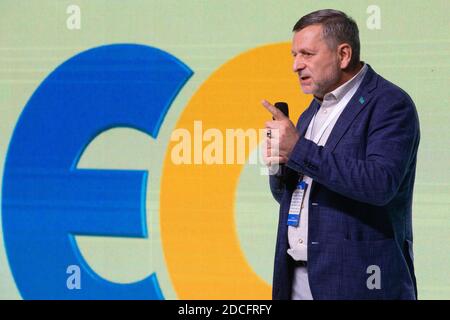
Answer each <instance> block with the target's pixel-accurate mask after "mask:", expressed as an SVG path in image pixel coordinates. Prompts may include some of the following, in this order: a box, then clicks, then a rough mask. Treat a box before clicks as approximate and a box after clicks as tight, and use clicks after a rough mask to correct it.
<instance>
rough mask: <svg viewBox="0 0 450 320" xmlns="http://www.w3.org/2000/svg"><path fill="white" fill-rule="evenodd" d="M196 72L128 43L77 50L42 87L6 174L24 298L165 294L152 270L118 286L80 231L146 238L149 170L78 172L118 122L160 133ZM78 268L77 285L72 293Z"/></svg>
mask: <svg viewBox="0 0 450 320" xmlns="http://www.w3.org/2000/svg"><path fill="white" fill-rule="evenodd" d="M191 74H192V71H191V70H190V69H189V68H188V67H187V66H185V65H184V64H183V63H181V62H180V61H179V60H178V59H176V58H175V57H173V56H171V55H169V54H168V53H165V52H163V51H161V50H158V49H155V48H151V47H147V46H142V45H132V44H121V45H109V46H103V47H99V48H94V49H91V50H88V51H86V52H83V53H80V54H78V55H76V56H75V57H73V58H71V59H70V60H68V61H66V62H65V63H63V64H62V65H61V66H59V67H58V68H57V69H56V70H55V71H54V72H52V73H51V74H50V75H49V77H48V78H47V79H46V80H45V81H44V82H43V83H42V84H41V85H40V86H39V88H38V89H37V90H36V92H35V93H34V94H33V96H32V97H31V99H30V100H29V102H28V104H27V105H26V106H25V109H24V110H23V112H22V115H21V116H20V119H19V121H18V123H17V126H16V128H15V130H14V134H13V136H12V139H11V142H10V146H9V149H8V154H7V158H6V164H5V169H4V178H3V200H2V204H3V233H4V239H5V246H6V250H7V254H8V260H9V263H10V267H11V270H12V273H13V276H14V279H15V281H16V284H17V286H18V289H19V291H20V293H21V295H22V297H23V298H25V299H162V298H163V295H162V292H161V290H160V287H159V284H158V281H157V278H156V275H155V274H152V275H150V276H148V277H147V278H146V279H144V280H142V281H139V282H136V283H131V284H117V283H112V282H109V281H107V280H105V279H103V278H101V277H100V276H99V275H97V274H96V273H95V272H94V271H93V270H92V269H91V268H90V267H89V265H88V264H87V263H86V261H85V260H84V259H83V257H82V256H81V254H80V252H79V249H78V247H77V244H76V242H75V240H74V235H97V236H117V237H147V226H146V218H145V205H146V203H145V198H146V186H147V172H146V171H138V170H135V171H133V170H129V171H128V170H87V169H77V163H78V161H79V159H80V157H81V155H82V153H83V151H84V150H85V148H86V147H87V145H88V144H89V143H90V142H91V141H92V140H93V139H94V138H95V137H96V136H98V135H99V134H100V133H102V132H104V131H105V130H108V129H111V128H114V127H128V128H134V129H136V130H140V131H142V132H144V133H146V134H148V135H150V136H151V137H153V138H156V137H157V135H158V132H159V128H160V126H161V123H162V122H163V120H164V117H165V115H166V112H167V110H168V108H169V107H170V105H171V103H172V101H173V99H174V98H175V97H176V95H177V94H178V92H179V90H180V89H181V88H182V87H183V85H184V84H185V82H186V81H187V80H188V78H189V77H190V76H191ZM70 265H78V266H79V267H80V270H81V289H80V290H69V288H68V287H67V285H66V280H67V277H68V274H67V273H66V270H67V267H68V266H70Z"/></svg>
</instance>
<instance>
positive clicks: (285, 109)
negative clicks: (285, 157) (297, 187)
mask: <svg viewBox="0 0 450 320" xmlns="http://www.w3.org/2000/svg"><path fill="white" fill-rule="evenodd" d="M274 106H275V108H277V109H278V110H280V111H281V112H283V114H284V115H285V116H286V117H288V118H289V107H288V104H287V103H286V102H281V101H280V102H275V104H274ZM272 119H273V120H275V119H274V118H273V117H272ZM285 171H286V167H285V165H284V164H280V165H279V167H278V171H277V173H276V174H275V177H277V178H279V179H283V178H284V173H285Z"/></svg>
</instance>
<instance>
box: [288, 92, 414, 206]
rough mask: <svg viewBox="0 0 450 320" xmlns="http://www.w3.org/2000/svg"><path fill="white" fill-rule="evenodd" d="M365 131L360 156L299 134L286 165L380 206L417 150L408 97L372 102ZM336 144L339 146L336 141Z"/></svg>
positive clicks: (333, 189) (412, 105)
mask: <svg viewBox="0 0 450 320" xmlns="http://www.w3.org/2000/svg"><path fill="white" fill-rule="evenodd" d="M371 117H372V118H371V119H372V120H371V122H370V124H369V126H368V132H367V136H366V139H367V140H366V157H365V159H363V160H361V159H356V158H352V157H350V156H348V155H346V154H345V150H340V151H341V152H331V151H330V150H329V149H327V147H326V146H325V147H322V146H318V145H316V144H315V143H314V142H312V141H310V140H307V139H305V138H304V137H301V138H300V139H299V140H298V142H297V144H296V145H295V147H294V149H293V152H292V154H291V156H290V159H289V161H288V163H287V166H288V167H289V168H291V169H293V170H295V171H297V172H301V173H303V174H306V175H308V176H310V177H311V178H312V179H313V180H315V181H317V182H318V183H320V184H322V185H324V186H326V187H327V188H328V189H330V190H332V191H334V192H337V193H339V194H341V195H343V196H345V197H348V198H351V199H354V200H357V201H361V202H365V203H368V204H372V205H378V206H383V205H386V204H387V203H389V202H390V201H391V200H392V199H393V197H394V196H395V195H396V193H397V191H398V189H399V187H400V185H401V182H402V180H403V178H404V176H405V175H406V173H407V171H408V168H409V164H410V161H411V159H412V158H413V157H414V156H415V153H416V152H417V146H418V142H419V135H420V133H419V121H418V118H417V113H416V109H415V106H414V104H413V102H412V100H411V99H409V97H407V96H404V97H402V99H397V101H396V102H395V103H390V105H388V104H386V103H385V104H383V103H377V104H376V105H375V106H374V109H373V114H372V115H371ZM337 148H339V146H337Z"/></svg>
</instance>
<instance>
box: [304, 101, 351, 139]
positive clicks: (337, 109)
mask: <svg viewBox="0 0 450 320" xmlns="http://www.w3.org/2000/svg"><path fill="white" fill-rule="evenodd" d="M345 106H346V104H345V103H342V100H341V103H338V104H337V105H336V106H335V107H334V110H333V112H332V113H331V114H330V115H329V116H328V118H327V120H326V121H325V123H324V124H323V125H322V127H321V128H320V130H319V132H317V135H316V136H315V137H314V139H312V141H314V143H316V144H318V143H319V141H320V139H322V136H323V134H324V133H325V130H327V128H328V126H329V125H330V123H331V121H333V119H334V118H335V117H336V116H337V115H338V114H339V113H340V112H341V111H342V110H343V109H344V108H345ZM317 112H319V110H317V111H316V113H314V117H313V119H312V120H311V123H312V125H311V131H310V132H309V138H307V139H308V140H311V136H312V132H313V129H314V122H315V121H316V115H317Z"/></svg>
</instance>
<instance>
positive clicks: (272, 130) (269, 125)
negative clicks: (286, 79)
mask: <svg viewBox="0 0 450 320" xmlns="http://www.w3.org/2000/svg"><path fill="white" fill-rule="evenodd" d="M262 105H263V106H264V108H266V109H267V110H268V111H269V112H270V113H271V114H272V116H273V118H274V120H272V121H267V122H266V130H267V132H268V135H267V138H266V152H265V156H266V160H267V162H268V165H271V164H273V163H286V162H287V161H288V160H289V157H290V155H291V152H292V150H293V149H294V146H295V144H296V143H297V141H298V139H300V135H299V134H298V132H297V129H296V128H295V126H294V124H293V123H292V121H291V120H289V118H288V117H286V116H285V115H284V114H283V112H281V111H280V110H278V109H277V108H275V107H274V106H273V105H272V104H270V103H269V102H268V101H267V100H263V101H262ZM273 150H278V152H273Z"/></svg>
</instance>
